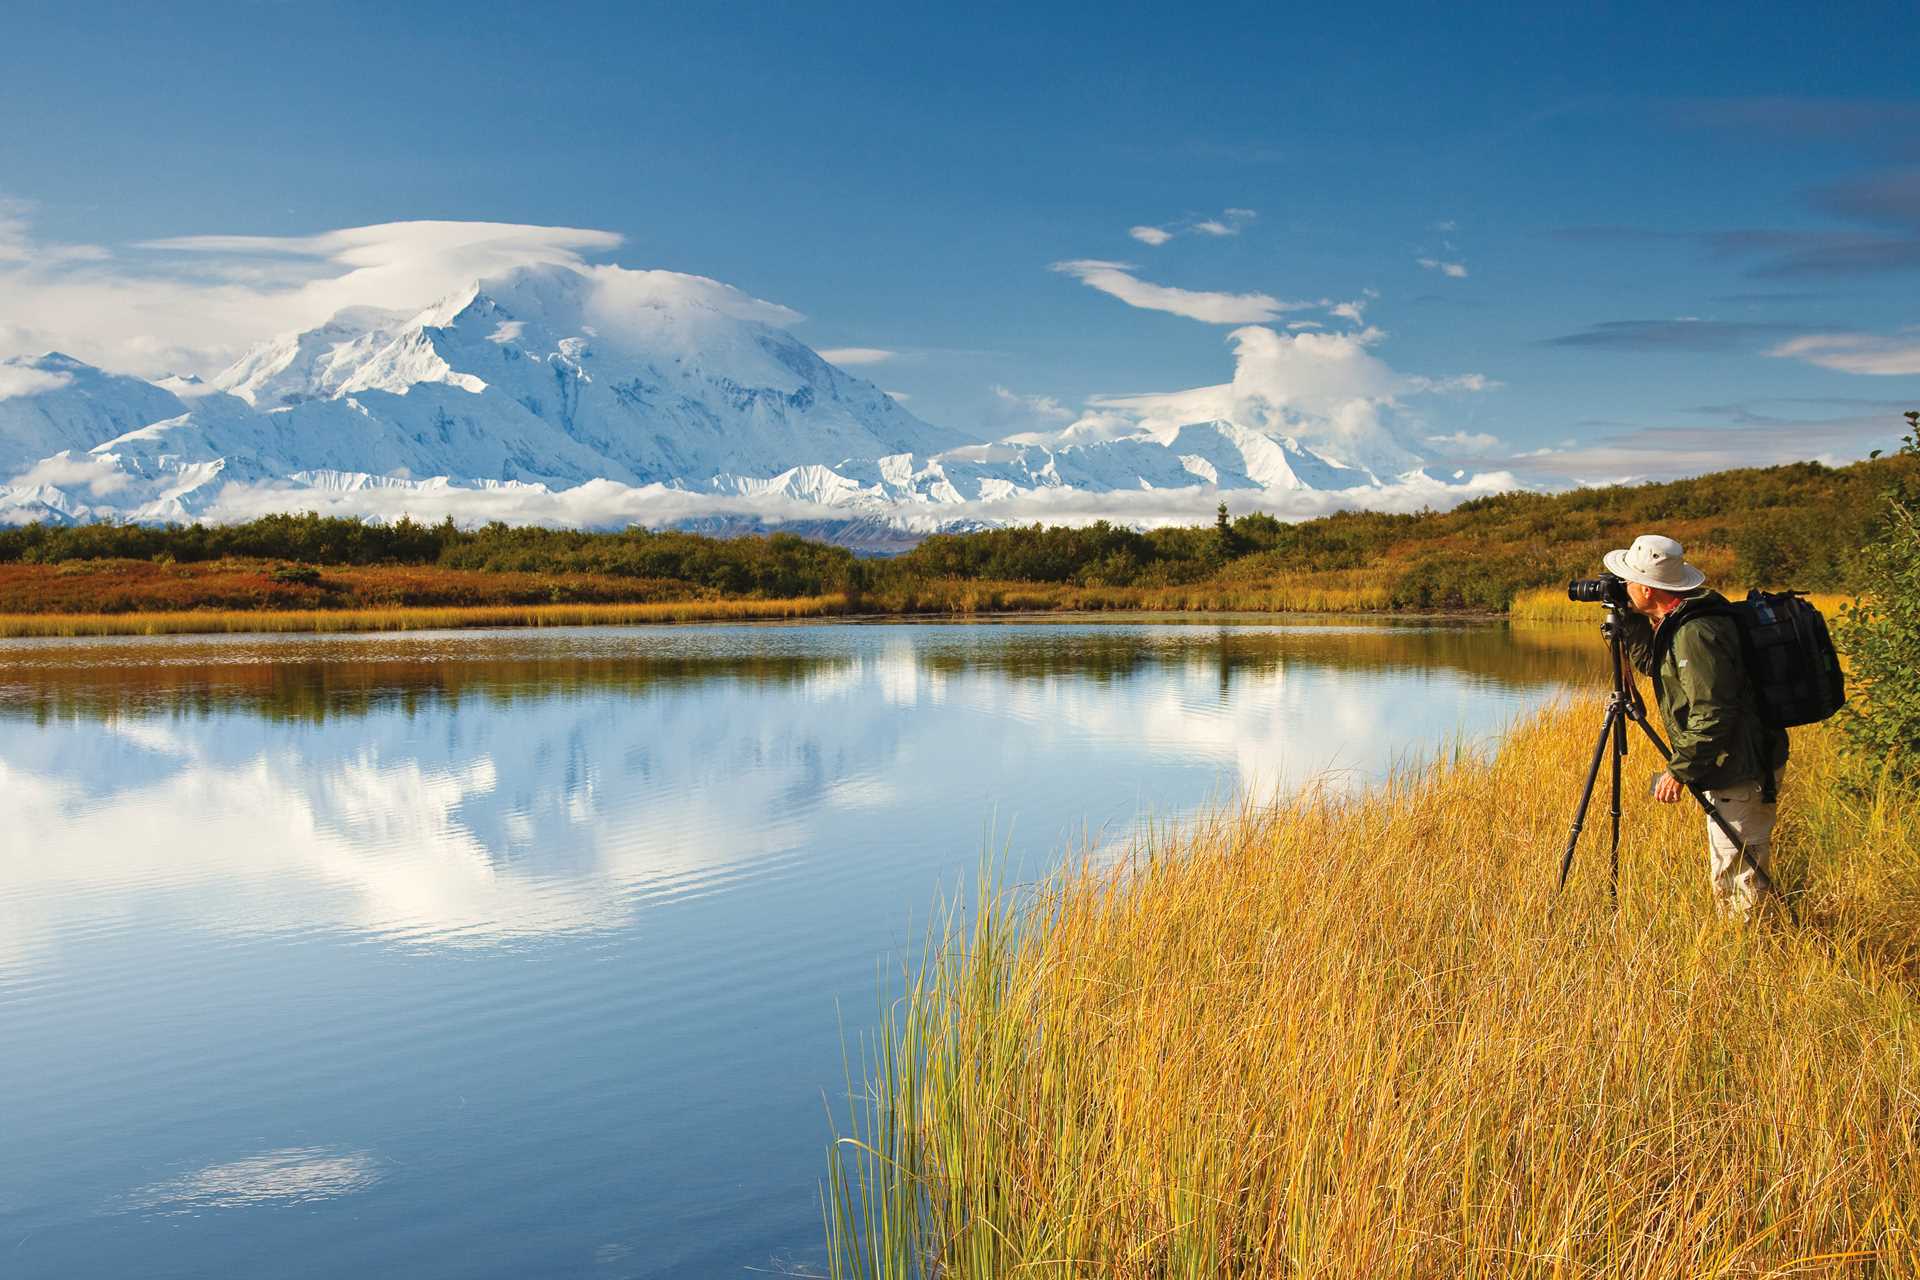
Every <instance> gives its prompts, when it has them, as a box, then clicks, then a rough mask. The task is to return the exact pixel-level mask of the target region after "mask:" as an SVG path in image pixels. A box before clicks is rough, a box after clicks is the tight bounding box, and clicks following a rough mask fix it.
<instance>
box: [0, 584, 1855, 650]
mask: <svg viewBox="0 0 1920 1280" xmlns="http://www.w3.org/2000/svg"><path fill="white" fill-rule="evenodd" d="M1042 594H1046V592H1045V589H1044V588H1041V587H1035V588H1031V589H1028V590H1020V589H1013V590H1006V591H995V592H989V593H987V594H986V595H985V596H983V597H979V598H975V599H972V600H969V601H966V602H963V603H952V604H949V605H947V606H946V607H940V606H939V605H937V604H935V603H934V602H928V603H927V604H925V605H922V604H921V603H920V602H919V601H917V600H915V601H911V602H910V603H909V605H908V606H906V607H900V608H875V607H872V606H873V603H874V602H872V601H862V602H860V604H859V605H858V606H857V607H856V606H852V605H851V602H849V600H848V598H847V597H846V596H845V595H843V594H832V595H820V596H795V597H790V598H783V599H773V600H752V599H734V600H727V599H720V600H665V601H662V600H647V601H631V602H607V603H571V604H482V605H393V606H386V607H379V608H360V609H178V610H128V611H126V612H115V613H78V612H72V613H0V639H4V640H20V639H36V638H39V639H57V638H67V639H81V638H85V637H95V636H164V635H246V634H258V635H274V634H312V635H328V634H349V633H369V632H397V631H462V630H481V629H521V628H541V627H631V626H661V625H673V624H682V623H695V622H841V623H847V624H850V625H864V626H886V625H902V624H907V623H922V624H929V625H932V624H956V623H981V622H1042V621H1069V620H1071V621H1078V622H1112V623H1115V624H1120V623H1125V622H1139V621H1142V620H1153V621H1162V622H1167V623H1179V622H1182V621H1188V620H1191V621H1194V622H1196V623H1197V622H1199V621H1200V620H1202V619H1207V618H1233V617H1242V618H1284V617H1302V618H1322V619H1330V620H1334V619H1350V620H1353V621H1366V622H1373V623H1390V622H1407V623H1421V624H1432V623H1461V624H1467V623H1493V622H1505V623H1509V624H1520V625H1527V626H1561V625H1584V624H1588V623H1591V624H1594V625H1598V623H1599V621H1600V617H1601V614H1600V610H1599V608H1598V606H1595V605H1591V604H1575V603H1573V602H1570V601H1568V600H1566V599H1565V598H1564V596H1563V595H1562V593H1560V592H1558V591H1555V590H1553V589H1551V588H1537V589H1534V590H1532V591H1528V592H1523V593H1521V595H1520V596H1519V597H1518V598H1517V599H1516V600H1515V601H1514V602H1513V604H1512V606H1510V607H1509V608H1508V609H1506V610H1504V611H1497V612H1496V611H1493V610H1464V609H1451V610H1396V609H1384V608H1378V607H1354V608H1326V607H1322V608H1311V607H1307V606H1304V605H1299V604H1286V605H1281V606H1278V607H1271V608H1249V607H1246V606H1244V605H1241V606H1234V605H1230V604H1216V603H1214V601H1215V600H1217V599H1218V598H1219V597H1218V596H1215V595H1211V594H1209V593H1207V592H1205V591H1201V590H1195V591H1192V592H1189V593H1184V594H1183V599H1185V600H1189V601H1191V602H1192V603H1190V604H1185V605H1180V604H1168V603H1165V602H1164V601H1153V600H1129V599H1126V598H1124V597H1121V596H1118V595H1116V594H1113V593H1105V594H1097V595H1096V594H1093V593H1092V592H1091V591H1088V590H1085V589H1081V590H1080V591H1079V593H1078V594H1077V595H1074V596H1068V595H1067V594H1066V593H1065V592H1056V593H1055V594H1056V595H1058V596H1060V597H1062V603H1060V604H1057V605H1047V604H1044V603H1042V602H1041V601H1038V600H1035V599H1034V598H1033V597H1034V596H1036V595H1042ZM1726 594H1727V595H1728V596H1729V597H1730V598H1737V596H1738V595H1739V594H1744V593H1742V592H1738V591H1737V589H1734V588H1728V589H1727V590H1726ZM1809 599H1811V600H1812V602H1813V603H1814V604H1815V606H1817V607H1818V608H1819V609H1820V611H1821V612H1822V613H1823V614H1825V615H1826V616H1827V618H1828V620H1829V621H1831V620H1832V619H1833V617H1834V615H1835V614H1836V613H1837V612H1838V610H1839V609H1840V608H1841V607H1842V606H1843V605H1845V604H1847V603H1849V598H1848V597H1846V596H1842V595H1839V594H1835V593H1828V592H1814V593H1810V595H1809ZM1002 601H1004V602H1002Z"/></svg>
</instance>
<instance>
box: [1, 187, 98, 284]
mask: <svg viewBox="0 0 1920 1280" xmlns="http://www.w3.org/2000/svg"><path fill="white" fill-rule="evenodd" d="M32 213H33V205H32V204H31V203H29V202H28V201H25V200H16V199H13V198H11V197H8V196H0V267H4V266H6V265H9V264H15V263H27V262H33V261H36V260H37V261H42V262H91V261H94V260H96V259H99V258H104V257H106V256H107V251H106V250H105V249H102V248H101V247H100V246H99V245H97V244H51V243H48V242H46V241H39V242H36V241H35V240H34V238H33V234H32V233H33V225H32V221H31V215H32Z"/></svg>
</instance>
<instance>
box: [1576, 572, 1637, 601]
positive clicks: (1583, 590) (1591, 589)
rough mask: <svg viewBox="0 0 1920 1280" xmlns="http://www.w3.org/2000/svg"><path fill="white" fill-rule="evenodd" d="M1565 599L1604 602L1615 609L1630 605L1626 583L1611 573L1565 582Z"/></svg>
mask: <svg viewBox="0 0 1920 1280" xmlns="http://www.w3.org/2000/svg"><path fill="white" fill-rule="evenodd" d="M1567 599H1569V600H1579V601H1582V602H1584V603H1587V604H1604V605H1608V606H1610V607H1612V608H1615V609H1628V608H1631V607H1632V604H1631V602H1630V601H1629V600H1628V599H1627V584H1626V582H1625V581H1624V580H1622V579H1620V578H1617V577H1615V576H1614V575H1613V574H1611V573H1603V574H1601V575H1600V576H1599V577H1597V578H1576V579H1575V580H1573V581H1572V582H1569V583H1568V584H1567Z"/></svg>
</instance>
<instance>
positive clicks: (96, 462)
mask: <svg viewBox="0 0 1920 1280" xmlns="http://www.w3.org/2000/svg"><path fill="white" fill-rule="evenodd" d="M132 482H133V478H132V477H131V476H129V475H128V474H127V473H126V472H124V471H121V470H120V469H118V468H117V467H115V466H114V465H113V464H112V463H111V462H110V461H107V460H104V459H101V458H97V457H94V456H93V455H92V454H86V453H82V454H75V453H74V452H73V451H72V450H62V451H61V452H59V453H56V454H54V455H53V456H52V457H50V458H42V459H41V460H40V461H38V462H36V463H34V464H33V466H31V467H29V468H28V469H27V470H25V471H23V472H21V473H20V474H19V475H17V476H15V477H14V478H13V479H12V480H10V481H8V483H9V484H10V485H12V486H14V487H16V488H21V489H31V488H33V487H35V486H36V485H49V486H51V487H53V488H56V489H66V490H69V491H71V490H74V489H85V490H86V491H87V492H88V493H90V494H92V495H93V496H94V497H96V498H104V497H107V496H109V495H110V494H113V493H116V492H118V491H119V490H121V489H124V488H126V487H127V486H128V485H129V484H131V483H132Z"/></svg>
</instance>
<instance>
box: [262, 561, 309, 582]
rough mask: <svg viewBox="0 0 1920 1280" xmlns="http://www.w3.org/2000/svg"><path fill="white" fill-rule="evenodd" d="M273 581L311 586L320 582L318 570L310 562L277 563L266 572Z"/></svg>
mask: <svg viewBox="0 0 1920 1280" xmlns="http://www.w3.org/2000/svg"><path fill="white" fill-rule="evenodd" d="M267 578H268V579H269V580H270V581H273V582H284V583H286V584H287V585H288V586H293V587H312V586H318V585H319V583H320V571H319V570H318V569H316V568H314V567H313V566H312V565H310V564H277V565H275V566H273V568H272V569H271V570H269V571H268V573H267Z"/></svg>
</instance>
